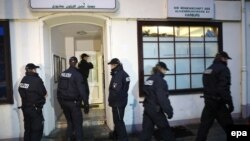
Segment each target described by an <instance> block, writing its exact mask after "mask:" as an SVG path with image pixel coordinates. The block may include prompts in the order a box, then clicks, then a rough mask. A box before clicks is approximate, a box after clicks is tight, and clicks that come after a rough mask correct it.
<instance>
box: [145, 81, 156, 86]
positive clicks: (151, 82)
mask: <svg viewBox="0 0 250 141" xmlns="http://www.w3.org/2000/svg"><path fill="white" fill-rule="evenodd" d="M153 84H154V81H153V80H147V81H146V82H145V85H149V86H152V85H153Z"/></svg>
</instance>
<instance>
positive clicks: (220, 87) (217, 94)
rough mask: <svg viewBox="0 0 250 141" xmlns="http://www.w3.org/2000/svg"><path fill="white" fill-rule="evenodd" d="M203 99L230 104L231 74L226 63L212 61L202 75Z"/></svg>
mask: <svg viewBox="0 0 250 141" xmlns="http://www.w3.org/2000/svg"><path fill="white" fill-rule="evenodd" d="M203 85H204V97H205V99H206V98H211V99H213V98H214V99H216V98H217V99H221V100H222V101H223V102H225V103H227V104H232V97H231V91H230V85H231V74H230V70H229V68H228V67H227V64H226V63H223V62H221V61H214V62H213V64H212V65H211V66H209V67H208V68H207V69H206V70H205V72H204V74H203Z"/></svg>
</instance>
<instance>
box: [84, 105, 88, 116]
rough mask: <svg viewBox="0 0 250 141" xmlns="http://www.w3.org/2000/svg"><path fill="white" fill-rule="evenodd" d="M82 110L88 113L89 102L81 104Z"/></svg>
mask: <svg viewBox="0 0 250 141" xmlns="http://www.w3.org/2000/svg"><path fill="white" fill-rule="evenodd" d="M83 111H84V113H85V114H88V113H89V104H84V105H83Z"/></svg>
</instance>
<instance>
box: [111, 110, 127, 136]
mask: <svg viewBox="0 0 250 141" xmlns="http://www.w3.org/2000/svg"><path fill="white" fill-rule="evenodd" d="M124 112H125V106H124V107H112V114H113V122H114V124H115V127H114V133H115V134H116V135H117V138H118V141H128V135H127V131H126V127H125V123H124V121H123V117H124Z"/></svg>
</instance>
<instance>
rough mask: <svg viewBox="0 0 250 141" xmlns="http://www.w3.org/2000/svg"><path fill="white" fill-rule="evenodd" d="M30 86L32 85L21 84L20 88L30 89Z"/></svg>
mask: <svg viewBox="0 0 250 141" xmlns="http://www.w3.org/2000/svg"><path fill="white" fill-rule="evenodd" d="M29 86H30V84H27V83H20V85H19V87H20V88H23V89H28V88H29Z"/></svg>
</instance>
